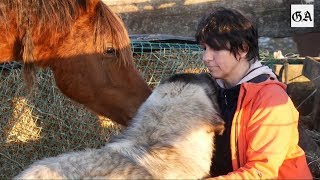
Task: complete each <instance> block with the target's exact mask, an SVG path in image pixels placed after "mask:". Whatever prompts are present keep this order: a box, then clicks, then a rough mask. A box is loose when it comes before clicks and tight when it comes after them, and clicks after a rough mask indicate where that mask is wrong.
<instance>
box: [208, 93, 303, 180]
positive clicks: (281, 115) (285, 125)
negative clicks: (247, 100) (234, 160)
mask: <svg viewBox="0 0 320 180" xmlns="http://www.w3.org/2000/svg"><path fill="white" fill-rule="evenodd" d="M246 108H251V113H249V121H248V123H247V124H246V125H242V126H243V127H242V129H241V130H243V131H245V133H244V134H245V137H242V138H245V140H244V142H245V144H242V145H241V146H244V147H245V149H246V151H244V152H243V153H244V154H243V155H240V156H243V157H245V158H246V159H245V160H244V162H246V163H245V165H244V166H242V167H240V168H239V169H238V170H236V171H233V172H231V173H229V174H227V175H225V176H219V177H216V178H214V179H261V178H262V179H276V178H277V177H278V172H279V168H280V166H281V165H282V163H283V161H284V160H285V158H286V156H287V152H288V151H289V149H290V148H291V146H293V145H294V146H296V144H297V143H298V130H297V123H298V112H297V110H296V109H295V108H294V105H293V103H292V101H291V100H290V98H289V97H288V96H287V94H286V93H285V91H284V90H283V89H282V88H280V87H279V88H277V87H276V88H274V87H273V88H268V87H265V88H263V89H261V90H260V92H259V93H258V95H257V97H256V98H255V99H254V102H253V103H252V106H251V107H246Z"/></svg>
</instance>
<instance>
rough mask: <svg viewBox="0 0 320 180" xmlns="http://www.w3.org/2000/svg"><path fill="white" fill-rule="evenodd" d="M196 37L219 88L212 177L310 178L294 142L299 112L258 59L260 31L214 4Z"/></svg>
mask: <svg viewBox="0 0 320 180" xmlns="http://www.w3.org/2000/svg"><path fill="white" fill-rule="evenodd" d="M196 40H197V41H198V43H199V44H200V45H201V47H202V48H203V49H204V54H203V61H204V63H205V65H206V66H207V67H208V69H209V71H210V74H211V75H212V77H213V78H214V79H216V80H217V83H218V84H219V85H220V87H221V89H220V92H219V105H220V107H221V115H222V117H223V118H224V120H225V128H226V130H225V132H224V134H223V135H222V136H220V137H216V151H215V152H214V154H215V155H214V158H213V159H212V167H211V175H212V176H213V177H216V178H217V179H261V178H262V179H312V175H311V173H310V170H309V168H308V165H307V162H306V157H305V153H304V151H303V150H302V149H301V148H300V147H299V146H298V138H299V136H298V129H297V126H298V118H299V113H298V111H297V110H296V108H295V107H294V105H293V103H292V101H291V99H290V98H289V97H288V95H287V94H286V91H285V89H286V86H285V85H284V84H282V83H281V82H279V81H278V80H277V78H276V76H275V74H274V73H273V72H272V70H271V69H269V68H268V67H267V66H263V65H262V64H261V63H260V62H259V61H258V57H259V50H258V33H257V30H256V29H255V28H254V26H253V25H252V23H251V22H250V21H249V20H248V19H247V18H245V17H244V16H243V15H242V14H240V13H239V12H238V11H236V10H231V9H225V8H217V9H215V10H213V11H211V12H209V13H207V14H205V15H204V16H203V17H202V18H201V19H200V22H199V25H198V29H197V32H196Z"/></svg>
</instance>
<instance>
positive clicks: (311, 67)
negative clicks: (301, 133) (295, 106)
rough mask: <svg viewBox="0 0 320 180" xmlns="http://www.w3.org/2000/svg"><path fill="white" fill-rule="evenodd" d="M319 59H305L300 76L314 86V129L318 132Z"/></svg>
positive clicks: (319, 124) (319, 129)
mask: <svg viewBox="0 0 320 180" xmlns="http://www.w3.org/2000/svg"><path fill="white" fill-rule="evenodd" d="M319 60H320V59H315V58H311V57H306V59H305V60H304V62H303V70H302V74H303V75H304V76H306V77H307V78H309V79H310V81H312V82H313V83H314V85H315V86H316V90H317V91H316V93H315V98H314V106H313V111H312V114H313V117H312V118H313V124H314V129H315V130H317V131H319V132H320V62H319Z"/></svg>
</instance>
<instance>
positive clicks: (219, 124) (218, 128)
mask: <svg viewBox="0 0 320 180" xmlns="http://www.w3.org/2000/svg"><path fill="white" fill-rule="evenodd" d="M213 118H214V121H213V123H214V132H215V133H217V134H219V135H222V134H223V131H224V124H225V123H224V120H223V119H222V118H221V116H220V115H219V114H215V115H214V117H213Z"/></svg>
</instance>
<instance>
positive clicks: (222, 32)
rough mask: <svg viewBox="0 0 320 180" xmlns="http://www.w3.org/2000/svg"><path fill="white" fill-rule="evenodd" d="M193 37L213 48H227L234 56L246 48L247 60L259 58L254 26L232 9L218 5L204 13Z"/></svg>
mask: <svg viewBox="0 0 320 180" xmlns="http://www.w3.org/2000/svg"><path fill="white" fill-rule="evenodd" d="M195 38H196V40H197V42H198V43H199V44H201V43H206V44H208V45H209V46H210V47H211V48H212V49H214V50H229V51H230V52H231V53H233V54H234V56H235V57H236V55H237V54H238V53H239V51H240V50H242V51H245V50H247V51H248V53H247V55H246V58H247V60H248V61H250V60H256V59H257V58H259V47H258V32H257V30H256V28H255V27H254V26H253V24H252V23H251V22H250V21H249V20H248V19H247V18H246V17H244V16H243V15H242V14H241V13H240V12H238V11H236V10H233V9H226V8H222V7H219V8H216V9H214V10H213V11H211V12H208V13H206V14H205V15H204V16H203V17H202V18H201V19H200V21H199V24H198V28H197V31H196V35H195Z"/></svg>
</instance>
